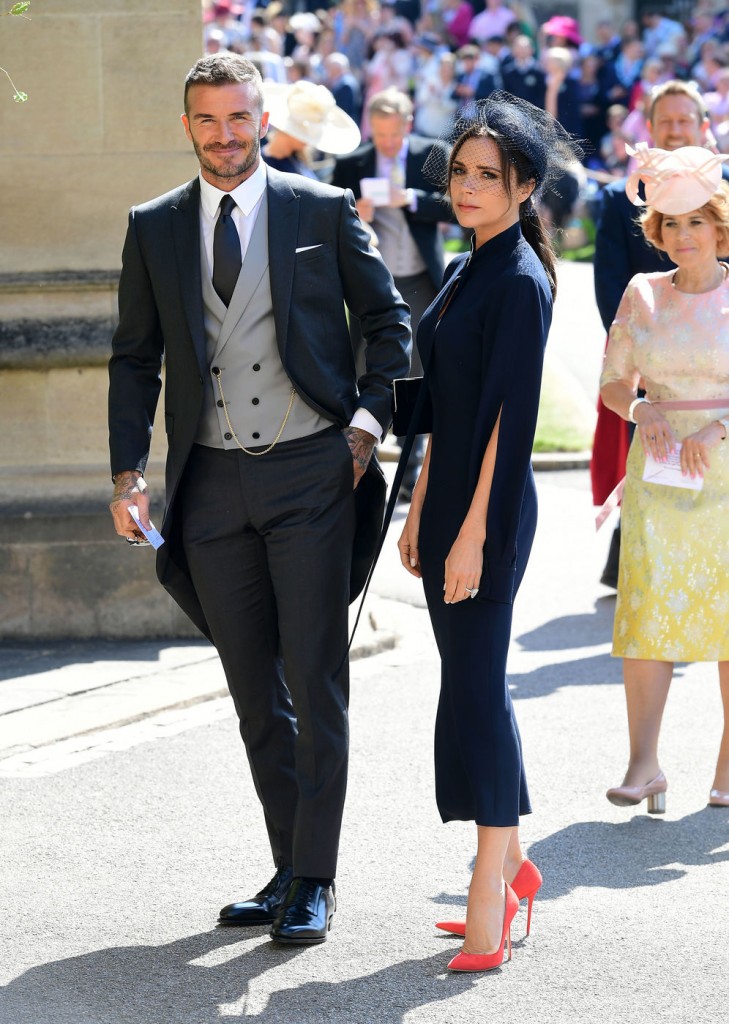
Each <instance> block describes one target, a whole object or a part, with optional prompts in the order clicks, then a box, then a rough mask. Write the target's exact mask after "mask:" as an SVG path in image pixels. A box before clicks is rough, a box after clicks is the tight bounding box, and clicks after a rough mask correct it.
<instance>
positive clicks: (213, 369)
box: [210, 366, 220, 377]
mask: <svg viewBox="0 0 729 1024" xmlns="http://www.w3.org/2000/svg"><path fill="white" fill-rule="evenodd" d="M210 372H211V373H212V375H213V377H219V376H220V367H219V366H211V367H210Z"/></svg>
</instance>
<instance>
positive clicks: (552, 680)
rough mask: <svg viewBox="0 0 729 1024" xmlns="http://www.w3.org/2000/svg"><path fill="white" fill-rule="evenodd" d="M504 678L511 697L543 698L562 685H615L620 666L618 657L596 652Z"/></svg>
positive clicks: (619, 674) (621, 678) (618, 680)
mask: <svg viewBox="0 0 729 1024" xmlns="http://www.w3.org/2000/svg"><path fill="white" fill-rule="evenodd" d="M507 681H508V683H509V687H510V689H511V696H512V697H513V698H514V699H515V700H522V699H526V698H530V697H547V696H549V694H550V693H555V692H556V691H557V690H561V689H562V688H563V687H565V686H608V685H609V686H614V685H616V684H618V685H619V684H620V683H622V681H623V665H622V661H621V660H620V658H613V657H611V655H609V654H596V655H594V656H593V657H590V658H578V659H577V660H576V661H561V662H558V663H557V664H554V665H541V666H540V667H539V668H535V669H534V670H533V671H532V672H522V673H521V674H518V673H512V672H510V673H509V674H508V677H507Z"/></svg>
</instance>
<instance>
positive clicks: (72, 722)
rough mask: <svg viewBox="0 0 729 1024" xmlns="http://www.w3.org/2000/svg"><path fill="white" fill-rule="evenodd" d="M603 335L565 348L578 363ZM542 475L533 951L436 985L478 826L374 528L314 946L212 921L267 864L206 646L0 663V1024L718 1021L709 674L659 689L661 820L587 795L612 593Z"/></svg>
mask: <svg viewBox="0 0 729 1024" xmlns="http://www.w3.org/2000/svg"><path fill="white" fill-rule="evenodd" d="M573 279H574V278H573ZM573 312H574V311H573ZM574 316H575V317H577V318H578V319H579V316H578V314H577V313H574ZM601 344H602V342H601V339H600V337H599V333H598V334H594V333H593V335H592V336H591V337H590V338H588V339H587V341H586V346H589V351H590V358H591V359H593V360H594V361H595V365H597V364H599V352H600V348H601ZM565 346H566V342H565V340H564V339H557V343H556V344H555V352H556V353H558V354H559V351H560V349H561V350H562V351H564V349H565ZM567 361H568V362H569V359H568V360H567ZM586 380H587V376H586ZM588 385H589V380H588V381H587V383H586V385H585V386H586V387H587V386H588ZM538 486H539V492H540V502H541V522H540V531H539V534H538V539H537V543H536V545H535V549H534V553H533V556H532V561H531V564H530V567H529V570H528V573H527V576H526V578H525V581H524V585H523V588H522V592H521V594H520V596H519V600H518V602H517V605H516V608H515V625H514V643H513V649H512V655H511V660H510V682H511V685H512V688H513V694H514V697H515V700H516V706H517V714H518V717H519V721H520V725H521V729H522V734H523V739H524V746H525V752H526V759H527V768H528V773H529V782H530V788H531V793H532V801H533V804H534V814H533V815H531V816H529V817H528V818H525V819H524V824H523V829H522V833H523V840H524V844H525V846H526V848H527V849H528V851H529V853H530V855H531V857H532V858H533V859H534V860H535V861H536V862H537V863H538V864H539V866H540V867H541V869H542V871H543V873H544V877H545V885H544V889H543V891H542V893H541V894H540V897H539V899H538V903H537V904H536V907H535V912H534V921H533V931H532V935H531V936H530V938H529V939H527V940H524V938H523V931H524V918H525V912H524V910H522V911H521V912H520V914H519V917H518V918H517V923H516V925H515V937H516V938H517V939H518V941H517V942H516V945H515V949H514V959H513V961H512V963H510V964H505V965H504V966H503V968H501V969H500V970H498V971H495V972H492V973H491V974H489V975H485V976H472V977H471V976H449V975H448V974H447V973H446V970H445V965H446V964H447V962H448V959H449V958H450V956H451V955H452V954H453V952H455V950H456V949H457V945H458V944H457V941H456V940H453V939H451V938H448V937H446V936H443V935H440V934H438V933H436V931H435V929H434V928H433V927H432V923H433V921H435V920H436V919H438V918H440V917H450V916H455V915H459V914H461V913H463V909H464V906H465V901H466V886H467V883H468V878H469V870H470V864H471V859H472V855H473V845H474V843H473V840H474V835H473V827H472V826H470V825H467V824H451V825H449V826H443V825H442V824H441V823H440V821H439V820H438V817H437V813H436V810H435V805H434V800H433V793H432V788H433V783H432V728H433V716H434V710H435V702H436V699H437V690H438V663H437V656H436V652H435V649H434V645H433V641H432V638H431V635H430V631H429V627H428V620H427V613H426V612H425V610H424V607H423V600H422V594H421V591H420V588H419V584H418V583H417V582H416V581H414V580H412V578H410V577H409V576H407V574H405V573H404V572H403V571H402V570H401V569H400V568H399V566H398V565H397V560H396V555H395V548H394V541H395V538H396V536H397V533H398V530H399V527H398V522H399V521H400V519H401V516H400V515H399V514H398V517H397V521H396V522H395V523H394V525H393V531H392V537H391V538H390V540H389V542H388V545H387V546H386V549H385V554H384V555H383V559H382V562H381V565H380V566H379V567H378V570H377V574H376V578H375V581H374V585H373V596H372V599H371V600H370V602H369V604H368V612H367V614H368V617H371V618H372V620H373V621H371V622H369V623H368V629H367V631H366V635H363V639H362V642H361V644H360V650H359V654H360V657H358V658H357V660H356V661H355V662H354V664H353V687H352V716H351V719H352V763H351V782H350V791H349V796H348V803H347V811H346V817H345V826H344V835H343V843H342V851H341V866H340V871H339V877H338V885H339V894H340V907H339V910H338V913H337V915H336V918H335V926H334V929H333V931H332V933H331V937H330V940H329V941H328V942H327V943H326V944H325V945H324V946H323V947H319V948H309V949H303V950H289V951H287V950H280V949H278V948H275V947H273V946H272V945H271V943H270V942H269V940H268V938H267V934H266V930H265V929H252V930H248V931H230V930H216V929H215V927H214V921H215V917H216V914H217V909H218V908H219V907H220V906H221V905H222V904H224V903H226V902H229V901H230V900H231V899H233V898H236V897H239V896H241V895H247V894H249V893H250V892H251V891H253V890H254V889H255V888H257V887H258V885H259V884H260V883H261V882H262V881H265V880H266V879H267V878H268V877H269V875H270V873H271V867H270V864H269V863H268V857H267V853H266V848H265V842H264V840H263V825H262V821H261V814H260V811H259V808H258V804H257V800H256V798H255V794H254V792H253V789H252V785H251V783H250V779H249V777H248V773H247V769H246V766H245V764H244V756H243V753H242V749H241V745H240V741H239V740H238V738H237V735H236V725H235V720H234V717H233V714H232V709H231V705H230V701H229V699H228V698H227V697H225V696H220V694H221V692H222V691H223V680H222V676H221V673H220V670H219V667H218V665H217V662H216V660H215V659H214V657H211V654H212V652H211V650H210V648H209V647H207V646H206V645H204V644H154V643H149V642H145V643H140V644H123V645H109V644H98V643H96V644H94V643H89V644H73V645H67V646H66V647H63V646H54V647H52V648H44V647H43V646H42V645H36V646H25V647H14V648H10V647H8V648H0V658H1V659H2V662H1V669H2V671H0V820H2V823H3V825H2V829H0V864H1V865H2V882H3V884H2V887H0V950H2V955H1V956H0V986H1V987H0V1024H127V1022H129V1024H214V1022H218V1021H222V1020H225V1019H232V1020H236V1019H240V1020H243V1019H251V1020H258V1021H261V1022H265V1024H319V1022H324V1021H332V1022H342V1024H360V1022H361V1024H372V1022H378V1024H379V1022H383V1024H416V1022H417V1024H420V1022H422V1024H431V1022H437V1024H461V1022H469V1024H470V1022H474V1024H476V1022H478V1024H481V1022H486V1021H492V1020H493V1021H501V1020H504V1021H507V1020H512V1021H514V1022H523V1021H526V1022H530V1024H531V1022H534V1024H537V1022H538V1024H552V1022H555V1024H556V1022H564V1021H569V1022H572V1021H574V1022H583V1021H597V1022H603V1021H604V1022H611V1024H612V1022H617V1024H622V1022H631V1024H632V1022H635V1024H652V1022H654V1021H656V1022H658V1021H660V1022H663V1021H667V1022H675V1024H679V1022H680V1024H683V1022H699V1024H703V1022H718V1021H720V1020H721V1021H723V1020H725V1019H726V1004H727V992H728V989H727V975H728V968H729V956H728V953H727V949H728V946H729V942H728V940H729V926H728V924H727V891H728V890H729V811H723V810H710V809H707V808H706V806H705V804H706V799H707V796H708V790H709V786H710V783H711V777H712V771H713V760H714V757H715V752H716V748H717V746H718V740H719V731H720V705H719V698H718V687H717V684H716V672H715V669H714V667H713V666H708V665H692V666H685V667H681V668H680V669H679V671H678V673H677V678H676V682H675V685H674V687H673V692H672V694H671V698H670V701H669V706H668V710H667V715H666V721H665V725H664V734H663V746H662V761H663V767H664V769H665V771H666V774H667V776H668V778H669V783H670V789H669V793H668V806H667V813H666V815H665V817H663V818H652V817H649V816H647V815H646V814H644V813H643V810H642V809H638V810H637V811H636V810H633V809H630V808H627V809H620V808H616V807H613V806H612V805H611V804H609V803H607V801H606V800H605V798H604V791H605V789H606V788H607V786H609V785H611V784H614V783H615V782H616V781H617V780H619V779H620V777H621V774H622V771H623V768H624V761H625V756H626V738H625V716H624V703H623V696H622V687H621V683H620V665H619V663H618V662H616V661H614V660H613V659H611V658H610V655H609V649H610V634H611V626H612V614H613V604H614V599H613V597H612V596H611V594H610V592H609V591H607V590H606V589H605V588H603V587H601V586H600V585H599V584H598V583H597V582H596V580H597V578H598V576H599V571H600V568H601V566H602V563H603V561H604V555H605V550H606V546H607V542H608V539H609V537H608V535H607V532H606V531H603V533H602V534H600V535H598V536H597V537H595V534H594V531H593V526H592V508H591V505H590V496H589V490H588V478H587V472H586V471H585V470H584V469H583V470H578V471H572V472H563V473H559V472H558V473H540V474H539V477H538ZM368 644H369V645H370V651H371V652H372V651H378V652H379V653H370V656H365V655H366V654H367V653H368V652H367V649H366V647H367V645H368Z"/></svg>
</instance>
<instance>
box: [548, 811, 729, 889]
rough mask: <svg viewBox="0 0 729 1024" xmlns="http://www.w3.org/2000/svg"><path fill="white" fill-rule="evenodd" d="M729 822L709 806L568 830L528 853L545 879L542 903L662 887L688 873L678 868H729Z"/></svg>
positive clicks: (727, 814) (726, 814)
mask: <svg viewBox="0 0 729 1024" xmlns="http://www.w3.org/2000/svg"><path fill="white" fill-rule="evenodd" d="M627 812H628V813H630V809H627ZM728 823H729V811H725V810H723V809H716V808H711V807H704V808H702V810H700V811H695V812H694V813H693V814H688V815H686V817H684V818H680V819H678V820H677V821H666V820H661V819H657V818H653V817H650V816H648V815H647V814H636V815H635V816H634V817H633V818H631V819H630V820H629V821H625V822H621V823H619V824H616V823H614V822H607V821H585V822H578V823H576V824H574V825H568V826H567V828H564V829H562V830H561V831H559V832H555V833H553V834H552V835H551V836H548V837H547V838H545V839H542V840H540V841H538V842H536V843H534V844H533V845H532V846H531V847H530V848H529V857H530V858H531V859H532V860H533V861H534V863H535V864H537V865H538V866H539V869H540V871H541V872H542V874H543V876H544V886H543V888H542V889H541V891H540V893H539V898H541V899H557V898H559V897H560V896H565V895H566V894H567V893H570V892H572V891H573V890H574V889H578V888H581V887H583V888H604V889H637V888H641V887H643V886H654V885H661V884H662V883H663V882H671V881H673V880H674V879H677V878H682V877H683V876H684V875H685V874H686V871H685V870H682V869H681V868H680V867H676V866H675V865H682V864H684V865H686V867H689V866H691V867H693V866H697V865H701V866H703V865H710V864H721V863H726V862H727V861H729V850H720V848H721V847H723V846H726V844H727V839H729V831H728V829H727V825H728ZM717 850H720V852H714V851H717ZM669 865H670V866H669Z"/></svg>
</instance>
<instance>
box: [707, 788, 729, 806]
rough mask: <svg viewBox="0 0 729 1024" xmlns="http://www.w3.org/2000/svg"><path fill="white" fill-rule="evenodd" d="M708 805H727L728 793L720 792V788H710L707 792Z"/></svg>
mask: <svg viewBox="0 0 729 1024" xmlns="http://www.w3.org/2000/svg"><path fill="white" fill-rule="evenodd" d="M707 806H709V807H729V793H722V791H721V790H720V789H712V791H711V792H710V793H709V803H708V805H707Z"/></svg>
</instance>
